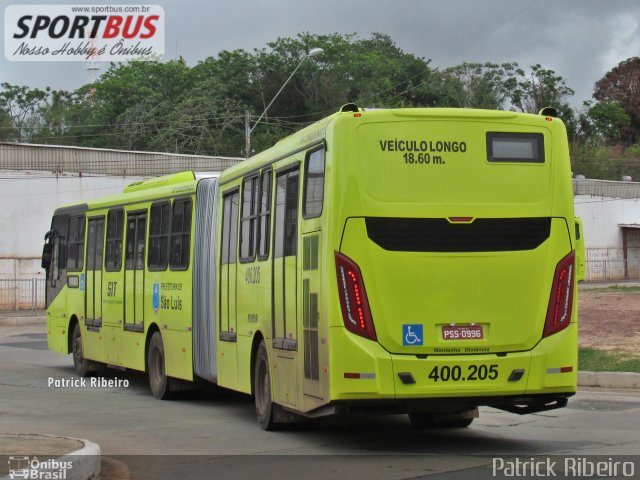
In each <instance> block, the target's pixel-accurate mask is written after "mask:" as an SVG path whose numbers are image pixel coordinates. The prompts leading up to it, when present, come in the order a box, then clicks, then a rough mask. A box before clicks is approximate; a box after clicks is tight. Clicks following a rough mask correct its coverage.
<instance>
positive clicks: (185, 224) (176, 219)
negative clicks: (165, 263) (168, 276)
mask: <svg viewBox="0 0 640 480" xmlns="http://www.w3.org/2000/svg"><path fill="white" fill-rule="evenodd" d="M190 236H191V199H190V198H182V199H177V200H174V201H173V212H172V215H171V252H170V253H169V257H170V259H171V260H170V262H169V266H170V267H171V270H186V269H187V268H189V248H190V246H191V243H190V241H189V239H190Z"/></svg>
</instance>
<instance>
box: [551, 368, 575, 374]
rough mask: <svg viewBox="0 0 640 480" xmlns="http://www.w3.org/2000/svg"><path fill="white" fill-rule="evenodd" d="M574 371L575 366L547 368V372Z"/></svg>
mask: <svg viewBox="0 0 640 480" xmlns="http://www.w3.org/2000/svg"><path fill="white" fill-rule="evenodd" d="M569 372H573V367H561V368H547V373H569Z"/></svg>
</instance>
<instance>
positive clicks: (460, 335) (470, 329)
mask: <svg viewBox="0 0 640 480" xmlns="http://www.w3.org/2000/svg"><path fill="white" fill-rule="evenodd" d="M483 338H484V332H483V330H482V325H443V326H442V339H443V340H481V339H483Z"/></svg>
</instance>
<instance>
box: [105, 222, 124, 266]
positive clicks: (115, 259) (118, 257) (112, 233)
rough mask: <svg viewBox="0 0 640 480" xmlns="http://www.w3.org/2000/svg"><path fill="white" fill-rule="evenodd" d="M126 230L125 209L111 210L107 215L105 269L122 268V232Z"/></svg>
mask: <svg viewBox="0 0 640 480" xmlns="http://www.w3.org/2000/svg"><path fill="white" fill-rule="evenodd" d="M123 232H124V211H122V210H111V211H110V212H109V214H108V215H107V245H106V247H107V248H106V250H107V251H106V254H105V269H106V270H107V271H108V272H119V271H120V269H121V268H122V234H123Z"/></svg>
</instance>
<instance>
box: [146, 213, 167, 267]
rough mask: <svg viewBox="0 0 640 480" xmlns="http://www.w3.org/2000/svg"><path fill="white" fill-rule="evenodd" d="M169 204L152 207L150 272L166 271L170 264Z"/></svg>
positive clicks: (150, 221)
mask: <svg viewBox="0 0 640 480" xmlns="http://www.w3.org/2000/svg"><path fill="white" fill-rule="evenodd" d="M170 215H171V205H170V204H169V202H166V203H156V204H153V205H151V218H150V220H149V259H148V262H147V263H148V265H149V270H150V271H164V270H166V269H167V264H168V263H169V227H170V223H169V217H170Z"/></svg>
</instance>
